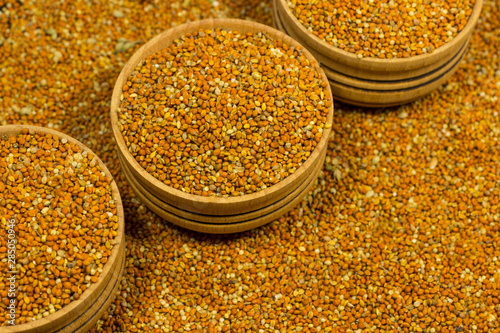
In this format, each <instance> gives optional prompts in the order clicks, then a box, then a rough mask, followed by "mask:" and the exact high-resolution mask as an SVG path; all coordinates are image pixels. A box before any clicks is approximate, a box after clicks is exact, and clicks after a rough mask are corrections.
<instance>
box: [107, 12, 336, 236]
mask: <svg viewBox="0 0 500 333" xmlns="http://www.w3.org/2000/svg"><path fill="white" fill-rule="evenodd" d="M202 28H203V29H215V28H226V29H230V30H236V31H239V32H240V33H247V32H254V33H256V32H264V33H266V34H267V35H269V36H271V37H273V38H275V39H280V40H283V41H284V42H285V43H286V44H288V45H290V46H294V47H299V46H301V45H300V44H299V43H297V42H296V41H295V40H293V39H292V38H291V37H289V36H287V35H285V34H284V33H282V32H280V31H278V30H276V29H273V28H271V27H268V26H265V25H262V24H258V23H254V22H250V21H244V20H237V19H208V20H201V21H195V22H191V23H187V24H184V25H181V26H178V27H175V28H172V29H170V30H167V31H165V32H163V33H161V34H160V35H158V36H156V37H154V38H153V39H151V40H150V41H149V42H147V43H146V44H145V45H143V46H142V47H141V48H140V49H139V50H138V51H137V52H136V53H135V54H134V55H133V56H132V57H131V58H130V60H129V61H128V62H127V64H126V65H125V67H124V68H123V70H122V71H121V73H120V76H119V77H118V79H117V81H116V84H115V87H114V91H113V96H112V100H111V120H112V128H113V133H114V136H115V139H116V142H117V144H118V150H119V154H120V155H121V163H122V166H123V168H124V169H125V170H127V171H126V172H127V175H128V178H129V179H131V180H133V181H134V184H133V185H135V188H136V189H137V187H139V186H140V188H141V190H140V193H143V194H144V193H147V194H148V199H149V202H152V201H154V202H155V203H158V201H156V200H155V198H156V199H157V200H159V201H161V202H163V205H161V208H162V209H163V210H164V211H166V212H168V213H169V214H176V215H177V216H180V217H182V218H183V219H190V220H191V218H192V217H196V218H195V219H192V221H197V222H203V223H210V224H227V223H229V222H231V223H237V222H241V221H248V219H249V218H252V217H255V216H258V215H262V214H268V213H269V212H270V211H274V210H276V209H275V208H276V207H275V206H273V205H276V204H277V203H278V202H281V203H287V202H290V200H289V199H290V198H291V197H290V196H293V195H296V194H297V189H298V188H299V187H300V185H301V184H305V182H307V181H310V180H311V179H310V178H311V177H310V176H311V174H316V175H317V172H316V169H317V166H318V163H319V164H322V161H323V159H324V156H325V154H326V149H327V146H328V138H329V135H330V128H328V129H325V130H324V132H323V136H322V138H321V140H320V142H319V143H318V145H317V146H316V148H315V149H314V151H312V152H311V155H310V156H309V158H308V159H307V160H306V162H304V164H303V165H302V166H301V167H299V168H298V169H297V170H296V171H295V173H293V174H292V175H290V176H288V177H287V178H285V179H284V180H282V181H280V182H279V183H277V184H275V185H273V186H270V187H268V188H266V189H264V190H262V191H259V192H255V193H252V194H246V195H243V196H238V197H204V196H199V195H193V194H188V193H185V192H183V191H181V190H178V189H175V188H173V187H170V186H167V185H166V184H164V183H163V182H161V181H159V180H158V179H156V178H154V177H153V176H152V175H151V174H149V173H148V172H147V171H146V170H144V169H143V168H142V166H141V165H140V164H139V163H138V162H137V161H136V160H135V158H134V157H133V156H132V154H131V153H130V152H129V150H128V148H127V146H126V144H125V141H124V139H123V136H122V134H121V132H120V130H119V128H118V114H117V108H118V107H119V105H120V96H121V94H122V87H123V85H124V84H125V82H126V81H127V78H128V77H129V75H130V74H131V73H132V72H133V71H134V70H135V67H136V66H137V64H138V63H139V62H140V61H141V60H142V59H144V58H146V57H147V56H149V55H151V54H153V53H155V52H158V51H160V50H162V49H163V48H165V47H167V46H169V45H170V44H171V43H172V41H173V40H174V39H177V38H179V37H181V36H183V35H185V34H186V33H189V32H193V31H196V30H198V29H202ZM302 49H303V52H304V54H305V55H306V57H308V59H309V60H310V61H311V64H312V66H314V67H315V68H316V69H317V70H318V72H319V73H320V74H321V76H322V79H323V80H324V81H325V82H327V77H326V75H325V73H324V72H323V70H322V69H321V68H320V66H319V63H318V62H317V61H316V60H315V59H314V57H313V56H312V55H311V54H310V53H309V52H308V51H307V50H305V49H304V48H303V47H302ZM327 90H328V93H329V94H330V96H331V91H330V89H329V87H328V88H327ZM332 121H333V103H332V106H331V108H330V112H329V114H328V117H327V123H328V124H331V123H332ZM318 172H319V171H318ZM304 188H305V185H304V187H302V188H301V189H302V190H303V189H304ZM299 193H301V192H299ZM151 206H152V205H151ZM156 206H157V207H158V205H156ZM285 207H287V209H291V208H292V207H291V205H286V206H285ZM280 213H281V215H282V214H284V211H283V210H281V211H280ZM245 214H247V215H245ZM252 214H253V215H252ZM239 215H244V216H239ZM166 219H167V220H170V221H172V222H174V219H173V218H170V217H169V218H166ZM261 221H264V220H261ZM174 223H175V222H174ZM259 223H260V224H264V223H267V222H259ZM177 224H180V223H177ZM186 228H189V226H186ZM191 229H192V228H191ZM207 232H208V231H207Z"/></svg>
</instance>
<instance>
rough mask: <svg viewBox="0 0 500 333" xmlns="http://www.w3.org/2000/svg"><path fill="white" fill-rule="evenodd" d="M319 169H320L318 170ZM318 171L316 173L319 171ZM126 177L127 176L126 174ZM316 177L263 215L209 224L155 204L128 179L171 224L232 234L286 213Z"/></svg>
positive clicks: (208, 231) (261, 224) (149, 206)
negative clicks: (277, 207) (300, 190)
mask: <svg viewBox="0 0 500 333" xmlns="http://www.w3.org/2000/svg"><path fill="white" fill-rule="evenodd" d="M319 171H321V169H320V170H319ZM319 171H318V173H319ZM126 177H127V176H126ZM316 177H317V174H316V175H315V177H314V180H313V181H311V182H310V183H309V184H308V185H307V186H306V188H304V190H303V191H302V192H301V193H300V194H299V195H297V196H296V197H295V198H294V199H293V200H291V201H290V202H289V203H288V204H286V205H283V206H281V207H280V208H279V209H277V210H275V211H273V212H271V213H269V214H267V215H264V216H260V217H257V218H254V219H251V220H248V221H244V222H236V223H227V224H211V223H200V222H197V221H192V220H188V219H185V218H182V217H179V216H177V215H174V214H172V213H170V212H168V211H166V210H164V209H162V208H161V207H159V206H157V205H155V204H154V203H153V202H152V201H150V200H149V199H148V198H147V197H146V196H145V195H144V194H143V193H142V192H141V191H140V190H139V189H137V188H135V187H134V184H133V182H130V181H129V180H128V181H129V185H130V187H131V188H132V190H133V191H134V193H135V194H136V195H137V197H138V198H139V200H140V201H141V202H142V203H143V204H144V205H145V206H147V207H148V208H149V209H150V210H151V211H153V212H154V213H155V214H157V215H158V216H160V217H161V218H163V219H164V220H165V221H167V222H170V223H172V224H175V225H177V226H179V227H182V228H185V229H189V230H193V231H197V232H202V233H208V234H232V233H237V232H243V231H247V230H251V229H254V228H257V227H260V226H263V225H265V224H267V223H269V222H271V221H274V220H276V219H278V218H280V217H281V216H283V215H284V214H286V213H287V212H288V211H290V210H291V209H293V208H294V207H295V206H296V205H297V204H298V203H299V202H300V201H301V200H303V197H304V196H305V195H306V194H307V193H308V192H309V191H310V190H311V188H312V187H313V186H314V184H315V182H316Z"/></svg>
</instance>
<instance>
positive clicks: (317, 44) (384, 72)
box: [275, 0, 483, 79]
mask: <svg viewBox="0 0 500 333" xmlns="http://www.w3.org/2000/svg"><path fill="white" fill-rule="evenodd" d="M482 5H483V1H482V0H476V2H475V4H474V7H473V10H472V13H471V16H470V18H469V21H468V22H467V24H466V25H465V27H464V29H463V30H462V31H461V32H460V33H458V34H457V36H455V38H453V40H451V41H450V42H448V43H446V44H445V45H443V46H441V47H439V48H437V49H436V50H434V51H433V52H432V53H428V54H423V55H419V56H414V57H409V58H393V59H378V58H370V57H364V58H361V59H359V58H358V57H357V56H356V55H355V54H353V53H350V52H347V51H344V50H341V49H340V48H337V47H334V46H332V45H330V44H328V43H327V42H326V41H324V40H322V39H320V38H319V37H317V36H316V35H314V34H312V33H311V32H310V31H309V30H307V28H306V27H305V26H304V25H302V24H301V23H300V22H299V20H298V19H297V18H296V17H295V15H294V14H293V13H292V10H291V9H290V7H289V6H288V4H287V3H286V0H275V6H276V8H277V14H278V17H279V18H280V19H281V22H282V25H283V26H284V27H285V28H286V29H287V31H288V32H289V33H292V34H294V35H295V36H296V37H297V40H298V41H299V42H301V43H305V44H306V45H307V46H308V47H309V48H310V50H314V51H315V52H317V53H319V54H321V55H322V56H324V57H326V58H327V59H329V60H331V61H332V62H333V65H334V64H341V65H343V66H344V71H343V72H344V73H346V74H349V75H352V76H356V77H364V78H367V79H376V78H378V77H381V76H382V77H383V76H388V77H389V78H390V77H391V76H393V75H395V74H396V73H398V72H411V71H412V70H416V69H420V68H425V67H428V66H432V65H433V64H436V63H438V62H440V61H442V59H447V58H449V57H451V56H452V55H454V54H456V53H457V52H458V49H459V48H460V47H461V45H463V44H464V43H465V41H466V40H467V39H468V38H469V37H470V35H471V34H472V31H473V29H474V27H475V25H476V23H477V20H478V18H479V15H480V13H481V8H482ZM318 60H319V61H320V62H323V61H322V59H318ZM323 63H324V62H323ZM331 65H332V64H328V66H329V67H331V68H333V67H332V66H331ZM351 70H352V73H347V71H351ZM412 76H414V75H412Z"/></svg>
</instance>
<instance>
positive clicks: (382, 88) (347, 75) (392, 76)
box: [273, 0, 482, 107]
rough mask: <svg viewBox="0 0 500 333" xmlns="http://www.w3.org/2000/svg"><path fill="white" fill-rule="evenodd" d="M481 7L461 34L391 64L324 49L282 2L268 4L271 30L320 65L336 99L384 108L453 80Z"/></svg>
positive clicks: (477, 4)
mask: <svg viewBox="0 0 500 333" xmlns="http://www.w3.org/2000/svg"><path fill="white" fill-rule="evenodd" d="M481 8H482V0H476V2H475V4H474V7H473V10H472V13H471V16H470V18H469V21H468V22H467V24H466V26H465V27H464V29H463V30H462V31H461V32H460V33H458V34H457V36H455V38H454V39H453V40H451V41H450V42H448V43H446V44H445V45H443V46H441V47H439V48H437V49H436V50H434V51H433V52H432V53H428V54H423V55H418V56H413V57H409V58H393V59H378V58H368V57H364V58H361V59H360V58H358V57H357V56H356V55H355V54H353V53H350V52H347V51H344V50H341V49H339V48H337V47H334V46H332V45H330V44H328V43H327V42H325V41H324V40H322V39H320V38H319V37H317V36H316V35H314V34H313V33H311V32H310V31H309V30H308V29H307V28H306V27H305V26H304V25H302V24H301V23H300V22H299V20H298V19H297V18H296V17H295V15H294V14H293V13H292V10H291V9H290V7H289V6H288V4H287V3H286V0H274V12H273V19H274V25H275V27H276V28H277V29H279V30H281V31H283V32H285V33H287V34H289V35H290V36H292V37H293V38H295V39H296V40H297V41H299V42H300V43H302V44H303V45H304V46H306V47H307V48H308V50H309V51H310V52H311V53H312V54H313V55H314V57H316V59H318V61H319V62H320V63H321V64H322V66H323V68H324V70H325V73H326V75H327V77H328V79H329V81H330V85H331V87H332V92H333V95H334V97H335V99H336V100H340V101H343V102H346V103H349V104H354V105H359V106H365V107H386V106H394V105H400V104H404V103H408V102H411V101H413V100H415V99H418V98H420V97H422V96H425V95H426V94H428V93H430V92H431V91H433V90H434V89H436V88H438V87H440V86H441V85H442V84H443V83H444V82H446V80H447V79H448V78H449V77H450V76H451V75H453V73H454V72H455V70H456V69H457V68H458V66H459V64H460V60H461V59H462V57H463V55H464V54H465V52H466V49H467V46H468V43H469V40H470V37H471V35H472V32H473V29H474V26H475V25H476V23H477V20H478V19H479V15H480V13H481Z"/></svg>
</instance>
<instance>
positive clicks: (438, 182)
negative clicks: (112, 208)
mask: <svg viewBox="0 0 500 333" xmlns="http://www.w3.org/2000/svg"><path fill="white" fill-rule="evenodd" d="M0 10H1V15H0V50H1V53H2V55H3V56H2V57H1V58H0V73H1V75H0V83H1V84H0V110H2V112H1V113H0V123H1V124H11V123H24V124H33V125H42V126H48V127H52V128H54V129H57V130H60V131H62V132H65V133H67V134H69V135H71V136H73V137H75V138H76V139H78V140H80V141H82V142H83V143H84V144H86V145H87V146H89V147H90V148H91V149H92V150H94V151H95V152H96V153H97V154H98V155H99V157H101V159H103V161H104V162H105V163H106V164H107V166H108V167H109V169H110V170H111V172H112V173H113V175H114V177H115V178H116V179H117V181H118V184H119V187H120V191H121V194H122V197H123V201H124V205H125V213H126V217H127V258H126V272H125V275H124V277H123V279H122V282H121V289H120V291H119V294H118V296H117V297H116V300H115V301H114V303H113V305H112V306H111V308H110V309H109V311H108V313H107V314H106V315H105V316H103V318H102V319H101V320H100V321H99V323H98V324H97V325H96V327H95V328H94V329H92V332H125V331H127V332H150V331H152V332H163V331H173V332H188V331H190V332H220V331H222V332H247V331H252V332H260V331H261V332H276V331H279V332H293V331H302V332H318V331H320V332H329V331H338V332H345V331H347V330H349V329H351V330H354V331H356V330H358V329H360V330H366V331H367V332H368V331H372V328H373V330H374V331H377V329H378V330H380V331H381V332H382V331H391V330H392V331H396V330H397V329H398V328H402V329H403V330H405V331H422V332H453V331H457V332H460V331H463V332H498V331H499V330H500V328H499V327H500V326H499V322H500V306H499V305H498V304H499V303H500V302H499V290H500V277H499V274H498V270H499V268H500V267H499V266H500V261H499V260H498V257H499V256H500V250H499V247H498V245H499V244H498V243H499V240H500V230H499V223H498V218H499V216H498V213H497V212H498V205H499V200H500V186H499V180H500V167H499V164H500V154H499V152H498V139H499V138H500V128H499V124H498V111H499V109H500V104H499V103H498V101H497V99H498V96H499V94H500V83H498V82H499V81H500V67H499V61H500V51H499V49H498V45H500V20H499V17H500V12H499V9H498V4H497V2H495V1H486V2H485V3H484V7H483V13H482V16H481V18H480V20H479V22H478V25H477V28H476V31H475V33H474V35H473V38H472V41H471V45H470V50H469V52H468V54H467V55H466V57H465V58H464V59H463V61H462V64H461V67H460V68H459V69H458V71H457V72H456V74H455V75H454V76H453V77H452V78H451V79H450V80H449V81H448V82H447V83H446V84H445V85H444V86H443V87H441V88H440V89H438V90H437V91H435V92H433V93H432V94H431V95H429V96H427V97H425V98H423V99H421V100H418V101H416V102H414V103H412V104H408V105H404V106H402V107H399V108H392V109H386V110H363V109H357V108H351V107H348V106H346V105H343V104H336V105H335V117H334V125H333V132H334V133H335V134H334V135H332V139H331V141H330V147H329V152H328V156H327V159H326V162H325V166H324V170H323V173H321V174H320V177H319V180H318V184H317V185H316V186H315V187H314V188H313V190H312V191H311V192H310V193H309V194H308V195H307V197H306V198H305V199H304V200H303V201H302V202H301V204H300V205H299V206H298V207H297V208H295V209H294V210H292V211H291V212H290V213H288V214H287V215H286V216H285V217H283V218H281V219H279V220H278V221H276V222H273V223H271V224H269V225H267V226H265V227H262V228H259V229H256V230H253V231H249V232H246V233H244V234H240V235H233V236H225V237H213V236H205V235H201V234H196V233H191V232H187V231H185V230H183V229H180V228H177V227H174V226H172V225H170V224H168V223H165V222H163V221H162V220H161V219H159V218H158V217H156V216H155V215H153V214H152V213H151V212H149V211H148V210H147V209H146V208H145V207H144V206H142V205H141V203H140V202H139V201H138V200H137V199H136V198H134V197H133V194H132V192H131V190H130V188H129V187H128V185H127V184H126V182H125V181H124V178H123V176H122V174H121V173H120V169H119V163H118V160H117V156H116V146H115V144H114V141H113V140H112V133H111V128H110V126H109V103H110V98H111V91H112V88H113V84H114V81H115V79H116V77H117V76H118V74H119V72H120V70H121V68H122V67H123V65H124V64H125V62H126V61H127V59H128V58H129V57H130V56H131V55H132V53H133V52H134V51H135V50H136V49H137V48H138V47H139V45H141V44H143V43H144V42H145V41H147V40H148V39H150V38H152V37H153V36H155V35H156V34H158V33H160V32H161V31H163V30H165V29H167V28H169V27H171V26H174V25H178V24H181V23H184V22H186V21H189V20H195V19H200V18H207V17H237V18H250V19H253V20H256V21H259V22H262V23H267V24H271V22H270V20H271V8H270V2H269V1H256V0H245V1H241V0H240V1H227V0H225V1H209V0H194V1H189V0H185V1H170V2H168V3H167V1H158V2H155V1H134V2H133V1H95V2H92V4H90V3H88V2H84V1H75V2H71V3H60V2H55V3H51V4H50V5H42V4H39V3H36V2H34V1H26V2H24V4H23V5H21V4H20V3H19V2H13V3H8V4H4V5H2V6H1V9H0ZM48 12H50V15H48V14H47V13H48ZM2 296H3V295H2ZM375 328H377V329H375Z"/></svg>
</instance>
